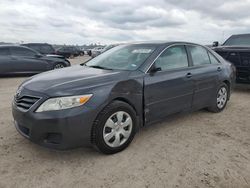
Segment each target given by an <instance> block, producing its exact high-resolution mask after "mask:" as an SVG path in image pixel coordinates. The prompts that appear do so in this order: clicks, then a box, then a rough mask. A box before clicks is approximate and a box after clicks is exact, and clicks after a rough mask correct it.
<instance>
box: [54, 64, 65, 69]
mask: <svg viewBox="0 0 250 188" xmlns="http://www.w3.org/2000/svg"><path fill="white" fill-rule="evenodd" d="M63 67H64V66H63V64H57V65H55V68H54V69H61V68H63Z"/></svg>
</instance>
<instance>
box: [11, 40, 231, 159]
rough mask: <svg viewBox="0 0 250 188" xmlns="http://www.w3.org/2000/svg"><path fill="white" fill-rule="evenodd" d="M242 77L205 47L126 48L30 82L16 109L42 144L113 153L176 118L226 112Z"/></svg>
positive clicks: (26, 131)
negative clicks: (143, 132)
mask: <svg viewBox="0 0 250 188" xmlns="http://www.w3.org/2000/svg"><path fill="white" fill-rule="evenodd" d="M234 80H235V67H234V66H233V65H232V64H230V63H228V62H227V61H226V60H224V59H223V58H222V57H220V56H219V55H218V54H216V53H215V52H214V51H213V50H211V49H209V48H206V47H204V46H201V45H198V44H193V43H186V42H146V43H145V42H144V43H132V44H124V45H120V46H118V47H115V48H112V49H110V50H109V51H107V52H105V53H103V54H101V55H99V56H97V57H96V58H94V59H91V60H90V61H88V62H87V63H85V64H82V65H77V66H73V67H68V68H64V69H59V70H54V71H49V72H46V73H42V74H39V75H36V76H34V77H31V78H30V79H28V80H26V81H25V82H24V83H22V84H21V85H20V87H19V88H18V90H17V92H16V94H15V96H14V100H13V105H12V112H13V116H14V120H15V126H16V128H17V130H18V132H19V133H20V134H21V135H23V136H24V137H26V138H28V139H29V140H31V141H32V142H35V143H37V144H39V145H42V146H45V147H49V148H53V149H69V148H75V147H80V146H95V148H97V149H98V150H99V151H101V152H103V153H105V154H113V153H117V152H120V151H122V150H124V149H125V148H126V147H127V146H128V145H129V144H130V143H131V141H132V140H133V138H134V136H135V134H136V132H137V131H138V130H139V129H140V128H141V127H144V126H147V125H149V124H153V123H156V122H158V121H162V120H164V118H166V117H167V116H169V115H171V114H176V113H182V112H187V111H194V110H199V109H204V108H205V109H208V110H209V111H211V112H221V111H222V110H223V109H224V108H225V107H226V104H227V102H228V100H229V99H230V94H231V90H232V88H233V85H234ZM149 139H150V138H149Z"/></svg>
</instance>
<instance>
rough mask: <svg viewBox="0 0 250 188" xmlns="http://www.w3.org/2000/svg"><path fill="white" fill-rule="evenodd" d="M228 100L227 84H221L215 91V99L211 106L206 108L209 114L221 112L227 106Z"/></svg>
mask: <svg viewBox="0 0 250 188" xmlns="http://www.w3.org/2000/svg"><path fill="white" fill-rule="evenodd" d="M228 99H229V88H228V86H227V84H225V83H223V84H221V85H220V87H219V89H218V90H217V94H216V97H215V99H214V101H213V103H214V104H213V105H212V106H211V107H209V108H208V110H209V111H211V112H215V113H218V112H221V111H223V110H224V108H225V107H226V105H227V102H228Z"/></svg>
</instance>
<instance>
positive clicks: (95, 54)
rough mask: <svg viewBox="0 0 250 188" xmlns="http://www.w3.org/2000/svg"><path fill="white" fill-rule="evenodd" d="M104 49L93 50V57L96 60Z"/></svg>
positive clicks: (96, 48)
mask: <svg viewBox="0 0 250 188" xmlns="http://www.w3.org/2000/svg"><path fill="white" fill-rule="evenodd" d="M103 49H104V47H95V48H94V49H92V50H91V57H92V58H94V57H96V56H98V55H100V54H101V53H102V51H103Z"/></svg>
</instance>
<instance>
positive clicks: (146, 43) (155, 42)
mask: <svg viewBox="0 0 250 188" xmlns="http://www.w3.org/2000/svg"><path fill="white" fill-rule="evenodd" d="M129 44H138V45H139V44H145V45H156V46H170V45H173V44H186V45H200V44H196V43H192V42H185V41H139V42H130V43H125V44H123V45H129ZM201 46H202V45H201Z"/></svg>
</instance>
